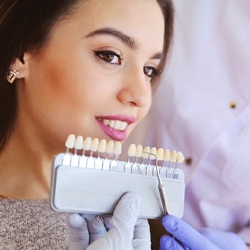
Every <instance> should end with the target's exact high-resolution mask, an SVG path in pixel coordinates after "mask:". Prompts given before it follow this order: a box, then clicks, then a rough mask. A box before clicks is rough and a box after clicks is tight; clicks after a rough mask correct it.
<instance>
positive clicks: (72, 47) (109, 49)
mask: <svg viewBox="0 0 250 250" xmlns="http://www.w3.org/2000/svg"><path fill="white" fill-rule="evenodd" d="M172 29H173V9H172V3H171V1H168V0H166V1H165V0H164V1H163V0H158V1H156V0H136V1H135V0H119V1H116V0H105V1H104V0H101V1H100V0H86V1H84V0H75V1H72V0H60V1H55V0H54V1H51V0H37V1H32V0H15V1H14V0H13V1H12V0H11V1H10V0H4V1H1V3H0V57H1V61H0V119H1V124H0V194H1V197H2V198H3V199H0V207H1V215H0V216H1V222H2V226H1V229H3V228H4V233H2V232H1V233H0V237H1V241H0V242H1V243H0V247H2V246H4V247H5V249H29V247H30V248H33V247H36V248H39V249H40V248H46V249H68V236H67V234H68V232H67V230H68V229H67V223H66V222H65V215H64V214H55V213H54V212H52V211H51V209H50V207H49V204H48V202H47V199H48V197H49V192H50V173H51V162H52V159H53V156H54V155H55V154H57V153H58V152H60V151H61V150H63V149H64V141H65V138H67V136H68V135H69V134H70V133H74V134H81V135H83V136H84V137H88V136H90V137H93V138H94V137H96V138H103V139H106V140H115V141H124V140H125V139H126V138H127V136H128V135H129V134H130V133H131V131H132V130H133V129H134V127H135V126H136V125H137V124H138V123H139V122H140V121H141V119H142V118H143V117H144V116H145V115H146V114H147V112H148V110H149V107H150V105H151V96H152V92H153V89H154V88H155V86H156V85H157V81H158V78H159V76H160V74H161V72H162V70H163V68H164V65H165V60H166V56H167V52H168V49H169V45H170V41H171V38H172ZM149 34H150V35H149ZM27 180H28V181H27ZM4 197H5V198H4ZM6 197H11V198H10V199H6ZM125 200H126V199H125ZM134 200H137V199H136V198H135V199H134ZM125 204H126V203H123V206H125ZM13 211H14V212H13ZM118 211H119V209H118ZM128 211H129V209H128ZM10 212H11V213H10ZM131 214H135V216H136V213H134V212H131ZM135 221H136V220H135ZM143 223H144V224H143ZM143 223H142V224H141V227H145V225H146V228H147V222H146V221H144V222H143ZM145 223H146V224H145ZM30 225H33V226H30ZM133 227H134V224H133ZM53 228H55V229H56V230H54V229H53ZM137 228H138V230H140V226H137ZM86 230H87V229H86ZM132 230H133V228H132ZM55 231H56V232H55ZM87 233H88V232H87ZM71 234H72V231H71ZM131 237H132V238H131V239H130V240H129V241H128V244H130V243H131V242H132V241H133V242H134V240H136V239H134V238H133V236H131ZM113 238H115V237H113ZM148 238H149V233H148V232H147V237H146V239H145V242H147V243H145V245H144V248H143V249H146V248H147V247H145V246H148ZM85 242H87V245H88V244H89V242H91V240H87V241H85ZM71 243H72V242H71ZM137 244H138V243H137ZM87 245H86V243H85V247H86V246H87ZM142 246H143V244H142ZM124 247H125V248H126V246H124ZM119 249H122V248H121V246H119ZM126 249H128V248H126Z"/></svg>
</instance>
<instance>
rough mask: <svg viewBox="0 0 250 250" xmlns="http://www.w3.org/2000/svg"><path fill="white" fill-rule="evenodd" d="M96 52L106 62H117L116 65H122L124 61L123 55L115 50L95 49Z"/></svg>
mask: <svg viewBox="0 0 250 250" xmlns="http://www.w3.org/2000/svg"><path fill="white" fill-rule="evenodd" d="M94 53H95V55H96V56H98V57H99V58H100V59H101V60H103V61H104V62H107V63H110V64H115V65H121V63H122V57H121V56H120V55H119V54H117V53H116V52H114V51H111V50H98V51H94Z"/></svg>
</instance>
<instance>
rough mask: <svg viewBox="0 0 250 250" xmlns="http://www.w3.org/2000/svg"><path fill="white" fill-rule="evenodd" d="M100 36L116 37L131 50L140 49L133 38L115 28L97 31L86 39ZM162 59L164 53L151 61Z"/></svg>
mask: <svg viewBox="0 0 250 250" xmlns="http://www.w3.org/2000/svg"><path fill="white" fill-rule="evenodd" d="M98 35H107V36H113V37H116V38H118V39H119V40H120V41H122V42H123V43H124V44H125V45H126V46H128V47H129V48H131V49H136V48H137V47H138V43H137V42H136V41H135V40H134V39H133V38H132V37H130V36H128V35H126V34H124V33H123V32H121V31H119V30H116V29H114V28H101V29H97V30H95V31H92V32H90V33H89V34H88V35H86V36H85V37H94V36H98ZM162 58H163V53H161V52H160V53H156V54H154V55H153V56H152V57H151V59H162Z"/></svg>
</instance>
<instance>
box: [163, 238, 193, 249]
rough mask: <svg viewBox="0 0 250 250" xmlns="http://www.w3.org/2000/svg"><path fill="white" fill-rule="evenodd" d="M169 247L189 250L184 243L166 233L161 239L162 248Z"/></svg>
mask: <svg viewBox="0 0 250 250" xmlns="http://www.w3.org/2000/svg"><path fill="white" fill-rule="evenodd" d="M167 249H173V250H188V248H187V247H185V246H183V245H182V244H179V243H178V242H177V241H176V240H175V239H174V238H173V237H171V236H168V235H164V236H162V237H161V239H160V250H167Z"/></svg>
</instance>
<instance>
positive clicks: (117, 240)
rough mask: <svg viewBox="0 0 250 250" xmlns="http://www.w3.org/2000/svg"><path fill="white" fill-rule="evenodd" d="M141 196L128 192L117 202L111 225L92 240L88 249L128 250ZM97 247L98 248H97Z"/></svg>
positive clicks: (130, 247)
mask: <svg viewBox="0 0 250 250" xmlns="http://www.w3.org/2000/svg"><path fill="white" fill-rule="evenodd" d="M140 204H141V197H140V196H139V194H137V193H134V192H128V193H126V194H125V195H123V197H122V198H121V200H120V201H119V203H118V204H117V206H116V208H115V210H114V215H113V227H112V228H111V229H110V230H109V231H108V233H107V234H106V235H105V236H104V237H103V238H100V239H98V240H96V241H95V242H93V243H92V244H91V245H90V246H89V247H88V250H94V249H99V248H100V247H101V248H100V249H103V250H111V249H119V250H130V249H133V247H132V240H133V236H134V227H135V224H136V221H137V218H138V215H139V209H140ZM98 247H99V248H98Z"/></svg>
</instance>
